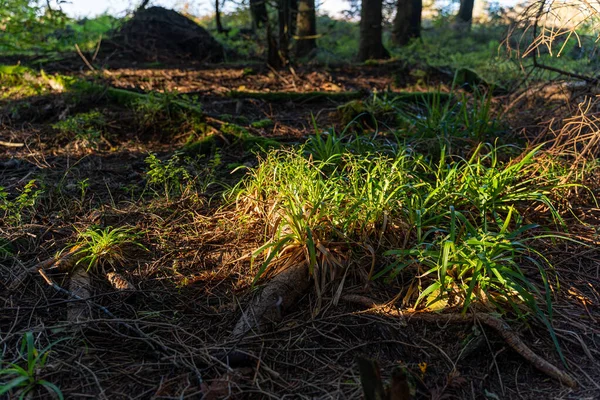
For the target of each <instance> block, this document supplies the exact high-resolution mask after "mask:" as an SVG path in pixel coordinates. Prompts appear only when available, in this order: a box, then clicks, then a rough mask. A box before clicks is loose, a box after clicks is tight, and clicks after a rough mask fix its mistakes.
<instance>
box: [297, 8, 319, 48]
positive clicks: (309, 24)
mask: <svg viewBox="0 0 600 400" xmlns="http://www.w3.org/2000/svg"><path fill="white" fill-rule="evenodd" d="M316 34H317V17H316V13H315V0H299V1H298V19H297V22H296V35H297V37H298V39H297V42H296V56H297V57H304V56H306V55H308V54H309V53H310V52H311V51H313V50H314V49H316V48H317V39H316V37H315V36H316Z"/></svg>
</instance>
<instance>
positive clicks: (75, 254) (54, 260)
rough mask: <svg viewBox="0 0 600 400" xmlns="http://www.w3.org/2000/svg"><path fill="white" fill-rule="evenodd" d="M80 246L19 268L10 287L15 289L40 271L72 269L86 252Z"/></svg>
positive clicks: (65, 270)
mask: <svg viewBox="0 0 600 400" xmlns="http://www.w3.org/2000/svg"><path fill="white" fill-rule="evenodd" d="M79 249H80V247H79V246H74V247H72V248H71V249H69V250H68V251H66V252H64V253H62V254H59V255H57V256H54V257H50V258H48V259H46V260H44V261H40V262H39V263H37V264H36V265H34V266H32V267H29V268H23V269H21V270H19V272H18V274H17V276H16V277H15V278H14V279H13V281H12V282H11V283H10V285H9V286H8V288H9V289H10V290H14V289H16V288H17V287H19V286H20V285H21V284H22V283H23V282H24V281H25V280H26V279H27V277H28V276H29V275H31V274H34V273H35V272H39V271H49V270H52V271H58V272H67V271H69V270H71V269H72V268H73V267H75V265H76V264H77V261H79V260H81V258H83V256H84V255H85V254H83V253H81V252H80V251H79Z"/></svg>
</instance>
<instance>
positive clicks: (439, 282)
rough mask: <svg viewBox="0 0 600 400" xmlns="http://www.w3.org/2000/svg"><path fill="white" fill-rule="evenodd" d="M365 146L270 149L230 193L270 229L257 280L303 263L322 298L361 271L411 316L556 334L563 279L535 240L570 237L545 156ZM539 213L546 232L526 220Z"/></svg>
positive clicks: (357, 139) (352, 142)
mask: <svg viewBox="0 0 600 400" xmlns="http://www.w3.org/2000/svg"><path fill="white" fill-rule="evenodd" d="M367 142H370V146H369V145H366V144H365V140H364V136H361V135H354V136H351V137H345V138H342V137H336V136H335V135H333V134H328V135H325V134H317V135H316V136H314V137H311V138H310V139H309V140H308V141H307V142H306V143H305V144H304V145H303V146H301V147H300V148H297V149H276V150H272V151H270V152H268V153H267V154H266V155H265V156H263V157H262V158H261V159H260V163H259V166H258V167H256V168H253V169H251V170H250V171H249V172H248V175H247V177H246V178H245V179H244V180H243V181H242V182H241V183H240V184H239V185H238V186H237V187H236V188H235V189H234V190H232V191H231V192H229V198H230V199H231V200H232V201H235V203H236V204H237V207H238V209H239V210H240V211H241V210H244V212H251V213H254V214H255V215H256V216H257V217H258V218H260V219H262V220H264V221H265V222H266V226H265V232H264V235H265V236H264V238H265V239H264V240H265V241H264V245H263V246H261V247H260V248H258V249H257V250H256V251H255V252H254V253H253V264H254V261H258V260H262V261H261V262H260V263H259V264H258V265H257V267H256V270H255V272H256V279H255V281H256V280H258V279H259V278H260V277H261V276H264V275H265V274H267V273H268V272H269V271H270V270H271V268H273V267H274V266H276V265H278V266H281V265H289V263H291V262H305V263H306V265H308V267H309V270H310V273H311V274H312V275H313V276H314V277H315V280H316V281H317V282H320V284H319V285H317V286H321V289H320V290H322V291H324V290H326V286H325V285H324V282H330V281H335V277H340V276H344V275H345V274H346V272H344V270H345V268H357V267H362V268H365V269H366V272H367V273H368V279H369V280H372V279H384V280H386V281H388V282H394V281H395V280H396V279H400V280H401V281H402V282H404V284H403V286H402V287H403V289H402V292H403V296H404V298H405V302H407V303H408V304H411V305H412V306H413V307H415V308H427V309H430V310H442V309H446V308H449V309H459V310H461V311H462V312H467V311H468V310H481V309H485V310H491V311H493V312H498V313H500V314H503V315H508V314H510V315H514V316H516V317H519V318H525V317H527V316H534V317H537V318H538V319H539V320H541V321H542V322H544V324H545V325H546V326H547V327H548V328H550V324H549V319H550V318H551V316H552V301H551V296H552V290H551V287H555V288H556V287H558V286H557V282H556V275H555V274H554V272H553V268H552V265H551V264H550V262H549V260H547V259H546V258H545V257H544V256H543V254H542V253H541V252H540V251H538V250H537V248H536V246H535V245H534V243H536V240H537V239H540V238H545V239H546V240H561V239H563V238H564V236H563V235H561V234H552V233H550V232H557V231H560V230H562V229H564V222H563V220H562V218H561V215H560V214H559V213H558V211H557V210H556V208H555V207H554V204H553V202H552V201H551V200H550V198H551V195H552V193H553V192H555V191H557V190H560V189H561V187H562V186H561V185H560V183H559V177H556V176H555V177H552V176H539V174H537V173H536V171H537V168H538V166H537V165H536V157H537V156H538V154H539V152H540V148H539V147H538V148H535V149H531V150H529V151H527V152H525V153H522V154H521V153H517V156H516V157H512V156H511V155H513V154H515V147H514V146H501V145H493V144H485V143H481V144H479V145H477V146H475V147H474V148H473V149H472V151H471V152H470V155H469V156H468V157H466V158H463V157H461V156H457V155H453V154H448V153H446V152H445V148H442V150H441V154H437V155H430V154H429V153H427V152H423V153H421V152H418V151H415V149H414V148H413V147H411V146H410V145H406V144H398V143H393V142H389V141H387V140H382V139H380V138H379V139H378V138H377V137H373V138H371V139H370V140H367ZM501 160H504V161H501ZM536 207H537V208H539V209H543V210H545V213H544V215H538V216H537V218H538V220H539V221H540V224H535V223H531V222H528V221H529V220H530V219H531V217H532V216H531V215H530V214H529V213H530V210H531V209H533V208H536ZM249 210H252V211H249ZM365 259H367V260H369V261H368V262H366V263H365V262H364V261H363V262H362V263H361V262H360V261H358V260H365ZM532 270H535V271H537V278H535V279H532V275H531V271H532ZM342 282H343V281H342ZM407 282H408V284H407ZM534 282H535V283H534ZM338 285H343V283H342V284H338ZM338 288H340V289H339V290H341V286H338ZM339 290H338V293H339ZM319 293H322V292H319ZM338 295H339V294H338Z"/></svg>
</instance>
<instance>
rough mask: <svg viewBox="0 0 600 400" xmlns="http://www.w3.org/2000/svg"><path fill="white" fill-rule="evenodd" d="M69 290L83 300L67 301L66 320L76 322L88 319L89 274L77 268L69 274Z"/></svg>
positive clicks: (89, 314) (89, 315)
mask: <svg viewBox="0 0 600 400" xmlns="http://www.w3.org/2000/svg"><path fill="white" fill-rule="evenodd" d="M69 291H70V292H71V293H73V294H75V295H77V296H79V297H80V298H81V299H82V300H84V301H74V302H70V303H67V321H69V322H72V323H73V324H78V323H80V322H85V321H86V320H88V319H90V317H91V313H90V308H89V306H88V304H87V301H88V300H89V299H90V297H91V294H90V292H91V282H90V275H89V274H88V273H87V271H86V270H85V269H83V268H79V269H77V270H75V271H74V272H73V274H71V278H70V280H69Z"/></svg>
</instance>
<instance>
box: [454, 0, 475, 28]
mask: <svg viewBox="0 0 600 400" xmlns="http://www.w3.org/2000/svg"><path fill="white" fill-rule="evenodd" d="M474 5H475V0H460V8H459V10H458V15H457V16H456V22H457V25H459V27H462V28H466V30H470V29H471V22H472V21H473V6H474Z"/></svg>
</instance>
